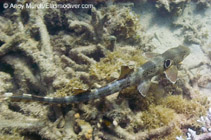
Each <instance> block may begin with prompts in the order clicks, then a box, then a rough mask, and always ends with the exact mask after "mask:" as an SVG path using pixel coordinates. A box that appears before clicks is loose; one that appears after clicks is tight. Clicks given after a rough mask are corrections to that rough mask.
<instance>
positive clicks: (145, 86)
mask: <svg viewBox="0 0 211 140" xmlns="http://www.w3.org/2000/svg"><path fill="white" fill-rule="evenodd" d="M150 85H151V82H150V80H147V81H143V82H141V83H140V84H139V85H138V87H137V89H138V91H139V93H140V94H141V95H142V96H143V97H146V95H147V92H148V91H149V88H150Z"/></svg>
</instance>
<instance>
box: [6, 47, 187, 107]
mask: <svg viewBox="0 0 211 140" xmlns="http://www.w3.org/2000/svg"><path fill="white" fill-rule="evenodd" d="M189 53H190V50H189V48H188V47H185V46H178V47H175V48H171V49H169V50H167V51H165V52H164V53H163V54H160V55H157V56H156V57H154V58H152V59H151V60H150V61H147V62H146V63H145V64H143V65H142V66H141V67H139V68H138V69H137V70H136V71H135V72H133V73H131V74H130V75H128V76H127V77H126V78H123V79H120V80H117V81H114V82H112V83H110V84H108V85H106V86H104V87H102V88H99V89H94V90H91V91H90V92H85V93H81V94H78V95H74V96H66V97H60V98H56V97H55V98H54V97H41V96H35V95H30V94H23V95H20V96H15V95H14V96H11V97H10V99H11V100H12V101H20V100H25V101H39V102H46V103H56V104H71V103H77V102H83V101H89V100H93V99H97V98H101V97H103V96H108V95H111V94H113V93H115V92H118V91H121V90H122V89H124V88H126V87H129V86H133V85H139V84H140V83H142V82H143V81H149V80H150V79H151V78H152V77H154V76H156V75H159V74H161V73H163V72H164V71H165V70H167V69H168V68H169V67H171V66H176V65H178V64H179V63H180V62H181V61H183V59H184V58H185V57H186V56H187V55H189ZM166 62H168V63H166ZM165 63H166V64H167V65H168V67H166V66H165V65H166V64H165ZM142 85H144V84H142Z"/></svg>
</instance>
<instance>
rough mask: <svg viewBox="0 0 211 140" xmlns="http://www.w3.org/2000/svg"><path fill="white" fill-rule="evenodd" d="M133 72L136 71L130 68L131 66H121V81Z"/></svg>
mask: <svg viewBox="0 0 211 140" xmlns="http://www.w3.org/2000/svg"><path fill="white" fill-rule="evenodd" d="M133 71H134V69H133V68H130V67H129V66H121V73H120V76H119V79H123V78H125V77H127V76H128V75H129V74H131V73H132V72H133Z"/></svg>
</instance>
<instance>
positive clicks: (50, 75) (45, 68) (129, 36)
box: [0, 0, 211, 140]
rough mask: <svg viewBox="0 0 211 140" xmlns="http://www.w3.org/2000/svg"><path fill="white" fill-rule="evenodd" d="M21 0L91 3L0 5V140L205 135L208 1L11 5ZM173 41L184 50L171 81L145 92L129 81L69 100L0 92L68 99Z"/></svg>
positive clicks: (210, 55)
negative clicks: (23, 98) (22, 98)
mask: <svg viewBox="0 0 211 140" xmlns="http://www.w3.org/2000/svg"><path fill="white" fill-rule="evenodd" d="M5 2H9V1H6V0H5ZM10 2H11V1H10ZM27 3H31V4H40V3H53V4H85V3H86V4H87V3H88V4H91V7H92V8H90V7H89V6H88V7H87V8H69V9H68V8H23V9H22V8H18V7H16V8H13V7H10V8H6V9H4V8H2V7H1V11H0V139H2V140H5V139H7V140H8V139H12V140H14V139H24V140H39V139H43V140H60V139H61V140H62V139H64V140H91V139H92V140H119V139H123V140H174V139H176V138H177V139H179V140H185V139H189V140H199V139H204V140H205V139H207V140H208V139H211V109H209V108H210V102H211V61H210V60H211V32H210V31H211V7H210V6H211V2H210V1H209V0H175V1H172V0H131V1H129V0H128V1H127V0H124V1H120V0H119V1H118V0H113V1H112V0H109V1H106V0H74V1H71V0H69V1H68V0H42V1H41V0H36V1H35V0H33V1H30V2H29V1H28V0H17V1H15V0H14V1H12V4H19V5H26V4H27ZM0 4H1V6H3V3H2V2H1V3H0ZM10 4H11V3H9V5H10ZM4 6H5V5H4ZM179 45H185V46H188V47H189V48H190V49H191V54H190V55H189V56H188V57H187V58H186V59H185V60H184V61H183V63H182V64H181V66H180V70H179V74H178V80H177V82H176V83H175V84H172V83H171V82H169V81H168V80H167V79H166V78H165V76H164V75H159V83H158V84H153V85H152V86H151V88H150V90H149V93H148V94H147V96H146V97H142V96H141V95H140V94H139V93H138V92H137V90H136V87H135V86H134V87H128V88H126V89H124V90H122V91H120V92H118V93H115V94H113V95H110V96H108V97H103V98H102V99H96V100H92V101H88V102H85V103H75V104H70V105H59V104H42V103H38V102H12V101H10V100H5V98H3V97H4V95H5V93H6V94H8V93H12V94H14V95H18V94H23V93H26V94H33V95H39V96H50V97H61V96H71V95H73V94H74V91H76V90H78V89H81V90H87V89H94V88H99V87H102V86H104V85H107V84H108V83H110V82H112V81H114V80H117V79H118V78H119V76H120V71H121V66H128V67H129V68H130V69H135V68H137V67H140V66H141V65H142V64H143V63H145V62H146V61H147V59H146V58H145V57H144V53H145V52H154V53H163V52H164V51H166V50H167V49H169V48H172V47H177V46H179ZM197 120H198V121H197Z"/></svg>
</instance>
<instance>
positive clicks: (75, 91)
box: [72, 88, 90, 95]
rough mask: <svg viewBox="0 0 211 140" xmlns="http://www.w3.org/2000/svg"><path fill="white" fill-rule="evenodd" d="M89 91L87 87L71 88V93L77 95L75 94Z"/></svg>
mask: <svg viewBox="0 0 211 140" xmlns="http://www.w3.org/2000/svg"><path fill="white" fill-rule="evenodd" d="M88 91H90V90H89V89H81V88H74V89H73V90H72V93H73V95H77V94H82V93H85V92H88Z"/></svg>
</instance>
